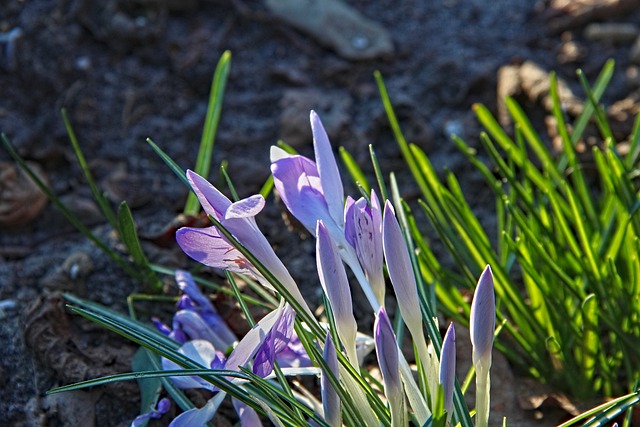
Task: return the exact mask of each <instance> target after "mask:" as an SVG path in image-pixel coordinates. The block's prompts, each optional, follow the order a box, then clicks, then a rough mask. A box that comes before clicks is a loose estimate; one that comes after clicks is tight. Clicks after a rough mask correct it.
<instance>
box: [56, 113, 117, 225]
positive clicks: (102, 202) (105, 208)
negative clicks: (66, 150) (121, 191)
mask: <svg viewBox="0 0 640 427" xmlns="http://www.w3.org/2000/svg"><path fill="white" fill-rule="evenodd" d="M61 114H62V121H63V122H64V126H65V128H66V129H67V134H68V135H69V140H70V141H71V146H72V147H73V152H74V153H75V155H76V158H77V159H78V164H79V165H80V168H81V169H82V173H83V174H84V176H85V179H86V180H87V184H88V185H89V189H90V190H91V194H93V198H94V199H96V202H97V203H98V206H99V207H100V210H101V211H102V214H103V215H104V216H105V218H107V221H109V224H111V227H112V228H113V229H114V230H117V229H118V223H117V221H116V215H115V213H114V211H113V208H112V207H111V204H110V203H109V200H107V198H106V197H105V196H104V194H103V193H102V192H101V191H100V190H99V189H98V185H97V184H96V182H95V180H94V179H93V175H92V174H91V170H90V169H89V165H88V164H87V161H86V159H85V157H84V154H83V153H82V150H81V149H80V144H79V143H78V138H77V137H76V134H75V132H74V131H73V127H72V126H71V122H70V121H69V117H68V116H67V111H66V110H65V109H64V108H63V109H62V110H61Z"/></svg>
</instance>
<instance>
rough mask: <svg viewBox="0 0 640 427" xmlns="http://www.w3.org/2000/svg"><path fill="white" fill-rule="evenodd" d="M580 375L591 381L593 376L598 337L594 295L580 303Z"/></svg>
mask: <svg viewBox="0 0 640 427" xmlns="http://www.w3.org/2000/svg"><path fill="white" fill-rule="evenodd" d="M582 327H583V335H582V349H581V362H582V363H581V364H582V375H583V376H584V377H585V378H586V379H587V380H591V379H592V378H593V376H594V374H595V369H596V363H597V357H598V349H599V348H600V337H599V333H598V332H599V331H598V301H597V299H596V296H595V295H594V294H591V295H589V296H587V298H585V300H584V301H583V302H582Z"/></svg>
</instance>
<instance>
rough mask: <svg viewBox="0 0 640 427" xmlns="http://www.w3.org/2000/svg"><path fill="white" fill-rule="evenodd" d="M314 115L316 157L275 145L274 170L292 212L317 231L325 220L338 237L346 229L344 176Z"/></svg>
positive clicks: (312, 122) (281, 192)
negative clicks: (295, 153) (291, 152)
mask: <svg viewBox="0 0 640 427" xmlns="http://www.w3.org/2000/svg"><path fill="white" fill-rule="evenodd" d="M310 118H311V130H312V133H313V149H314V154H315V157H316V161H315V162H313V161H311V160H309V159H307V158H306V157H303V156H299V155H290V154H288V153H287V152H285V151H284V150H282V149H280V148H278V147H272V148H271V173H272V175H273V179H274V184H275V187H276V190H277V191H278V194H279V195H280V197H281V198H282V201H283V202H284V204H285V205H286V206H287V209H289V211H290V212H291V214H292V215H293V216H294V217H296V218H297V219H298V221H300V222H301V223H302V225H304V226H305V228H306V229H307V230H308V231H309V232H310V233H311V234H313V235H315V231H316V222H317V221H318V220H319V219H321V220H323V221H324V223H325V225H326V226H327V227H328V228H329V229H330V231H331V234H332V235H334V238H335V237H338V236H339V235H341V234H342V230H343V229H344V218H343V211H344V190H343V187H342V179H341V178H340V173H339V172H338V164H337V163H336V159H335V157H334V156H333V153H332V151H331V144H330V143H329V138H328V137H327V133H326V131H325V130H324V127H323V126H322V123H321V122H320V118H319V117H318V115H317V114H316V113H315V111H311V114H310ZM341 242H342V241H341Z"/></svg>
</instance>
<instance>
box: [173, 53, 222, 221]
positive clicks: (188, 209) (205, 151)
mask: <svg viewBox="0 0 640 427" xmlns="http://www.w3.org/2000/svg"><path fill="white" fill-rule="evenodd" d="M230 68H231V52H230V51H228V50H227V51H225V52H224V53H223V54H222V56H221V57H220V60H219V61H218V65H217V66H216V71H215V73H214V75H213V79H212V81H211V90H210V92H209V105H208V106H207V115H206V118H205V121H204V129H203V131H202V139H201V140H200V149H199V150H198V158H197V160H196V165H195V168H194V171H195V172H196V173H197V174H198V175H200V176H203V177H205V178H206V177H207V176H209V171H210V168H211V159H212V157H213V144H214V142H215V138H216V131H217V129H218V123H219V122H220V114H221V112H222V100H223V98H224V90H225V87H226V85H227V80H228V78H229V70H230ZM199 211H200V203H199V202H198V198H197V197H196V195H195V194H194V193H189V196H188V198H187V202H186V204H185V207H184V213H185V214H186V215H197V214H198V212H199Z"/></svg>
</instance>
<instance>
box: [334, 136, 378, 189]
mask: <svg viewBox="0 0 640 427" xmlns="http://www.w3.org/2000/svg"><path fill="white" fill-rule="evenodd" d="M340 158H341V159H342V163H343V164H344V165H345V167H346V168H347V171H348V172H349V175H351V179H353V182H354V183H355V184H356V185H357V186H361V187H362V188H364V190H365V192H366V193H367V194H371V186H370V185H369V182H368V180H367V177H366V176H365V175H364V172H362V169H361V168H360V166H358V163H356V161H355V159H354V158H353V156H352V155H351V153H349V152H348V151H347V149H346V148H344V147H340Z"/></svg>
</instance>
